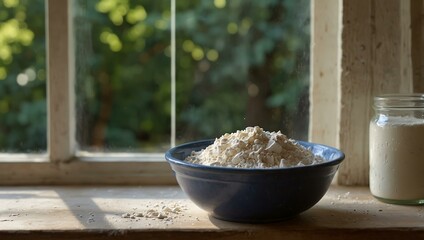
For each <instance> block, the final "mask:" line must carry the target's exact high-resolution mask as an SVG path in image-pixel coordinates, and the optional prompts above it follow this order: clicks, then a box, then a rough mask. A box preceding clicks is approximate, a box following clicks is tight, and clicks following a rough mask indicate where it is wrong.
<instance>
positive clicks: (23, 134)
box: [0, 0, 47, 153]
mask: <svg viewBox="0 0 424 240" xmlns="http://www.w3.org/2000/svg"><path fill="white" fill-rule="evenodd" d="M44 13H45V3H44V0H20V1H18V0H0V133H1V134H0V152H3V153H17V152H21V153H22V152H24V153H30V152H31V153H35V152H36V153H39V152H45V151H46V149H47V134H46V52H45V51H46V44H45V14H44Z"/></svg>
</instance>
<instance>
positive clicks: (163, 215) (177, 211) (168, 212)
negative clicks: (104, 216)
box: [121, 202, 187, 222]
mask: <svg viewBox="0 0 424 240" xmlns="http://www.w3.org/2000/svg"><path fill="white" fill-rule="evenodd" d="M146 208H147V209H145V210H143V211H138V212H135V211H134V212H132V213H124V214H122V216H121V217H122V218H129V219H136V220H137V219H140V218H145V219H153V220H155V219H158V220H163V221H168V222H169V221H172V220H174V219H177V218H178V217H179V216H183V212H184V211H186V210H187V206H185V205H183V204H180V203H164V202H160V203H157V204H154V205H153V206H150V205H147V206H146Z"/></svg>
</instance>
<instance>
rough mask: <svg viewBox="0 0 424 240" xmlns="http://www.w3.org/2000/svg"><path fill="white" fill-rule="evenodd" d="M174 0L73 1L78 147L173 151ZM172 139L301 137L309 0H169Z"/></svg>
mask: <svg viewBox="0 0 424 240" xmlns="http://www.w3.org/2000/svg"><path fill="white" fill-rule="evenodd" d="M170 7H171V1H168V0H159V1H158V0H138V1H136V0H134V1H128V0H119V1H118V0H97V1H85V0H77V1H75V2H74V5H73V12H74V22H73V23H74V31H75V43H76V45H75V56H76V80H77V81H76V94H77V104H76V109H77V141H78V143H79V147H80V149H81V150H85V151H99V152H117V151H118V152H119V151H129V152H163V151H165V150H166V149H168V148H169V147H170V144H171V142H172V139H170V138H171V135H172V134H171V131H172V129H171V119H172V118H171V115H172V114H173V113H172V111H171V109H172V104H173V103H172V102H171V52H172V51H171V9H170ZM175 26H176V35H175V36H176V39H175V43H176V45H175V53H176V55H175V63H176V66H175V67H176V79H175V80H176V89H175V91H176V92H175V95H176V102H175V106H176V116H175V123H176V141H177V143H181V142H186V141H192V140H197V139H203V138H213V137H217V136H219V135H221V134H223V133H225V132H232V131H236V130H238V129H243V128H245V127H246V126H254V125H258V126H261V127H263V128H264V129H266V130H270V131H275V130H281V131H282V132H283V133H285V134H287V135H289V136H290V137H292V138H296V139H303V140H306V139H307V132H308V130H307V129H308V109H309V102H308V97H309V93H308V92H309V51H310V48H309V44H310V1H309V0H302V1H289V0H270V1H253V0H252V1H242V0H228V1H226V0H214V1H199V0H190V1H176V22H175Z"/></svg>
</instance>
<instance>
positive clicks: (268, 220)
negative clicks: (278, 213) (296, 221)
mask: <svg viewBox="0 0 424 240" xmlns="http://www.w3.org/2000/svg"><path fill="white" fill-rule="evenodd" d="M298 215H299V214H295V215H291V216H287V217H281V218H256V219H255V218H228V217H222V216H217V215H214V214H209V217H212V218H215V219H218V220H222V221H227V222H237V223H275V222H282V221H287V220H290V219H292V218H295V217H297V216H298Z"/></svg>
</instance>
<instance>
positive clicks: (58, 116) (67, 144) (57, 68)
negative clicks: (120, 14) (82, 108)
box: [47, 0, 76, 162]
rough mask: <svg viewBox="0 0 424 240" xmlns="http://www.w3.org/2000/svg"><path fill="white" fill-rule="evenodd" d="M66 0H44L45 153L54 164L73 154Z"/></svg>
mask: <svg viewBox="0 0 424 240" xmlns="http://www.w3.org/2000/svg"><path fill="white" fill-rule="evenodd" d="M69 19H70V17H69V4H68V0H47V64H48V66H47V67H48V82H47V98H48V100H47V101H48V152H49V156H50V160H51V161H53V162H60V161H66V160H68V159H71V157H72V156H73V155H74V152H75V145H76V144H75V127H74V126H75V124H74V121H75V113H74V112H75V109H74V104H73V102H74V101H73V100H74V94H75V93H74V91H73V87H72V86H73V83H72V82H73V78H72V77H71V76H70V74H71V66H72V65H71V63H72V60H71V55H72V54H71V51H70V50H71V48H70V46H71V44H70V43H71V41H70V38H69V36H70V30H71V21H69Z"/></svg>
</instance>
